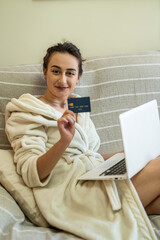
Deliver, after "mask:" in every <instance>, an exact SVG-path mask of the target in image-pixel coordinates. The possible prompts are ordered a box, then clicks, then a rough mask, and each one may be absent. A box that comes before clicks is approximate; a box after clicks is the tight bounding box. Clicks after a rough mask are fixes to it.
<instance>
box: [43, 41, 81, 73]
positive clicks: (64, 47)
mask: <svg viewBox="0 0 160 240" xmlns="http://www.w3.org/2000/svg"><path fill="white" fill-rule="evenodd" d="M55 52H59V53H69V54H71V55H72V56H74V57H76V58H77V60H78V63H79V64H78V67H79V75H80V76H81V75H82V73H83V69H82V62H83V61H84V60H83V59H82V56H81V53H80V50H79V49H78V48H77V47H76V46H75V45H74V44H72V43H70V42H64V43H58V44H57V45H54V46H52V47H50V48H48V49H47V53H46V55H45V57H44V58H43V68H44V69H47V67H48V63H49V60H50V58H51V56H52V54H53V53H55Z"/></svg>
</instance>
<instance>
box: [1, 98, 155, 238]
mask: <svg viewBox="0 0 160 240" xmlns="http://www.w3.org/2000/svg"><path fill="white" fill-rule="evenodd" d="M71 97H77V96H76V95H74V94H73V95H72V96H71ZM61 115H62V113H60V112H59V111H57V110H56V109H54V108H52V107H51V106H49V105H47V104H45V103H43V102H42V101H40V100H39V99H38V98H37V97H35V96H32V95H30V94H24V95H22V96H21V97H20V98H19V99H15V98H14V99H12V100H11V102H10V103H8V105H7V107H6V133H7V136H8V139H9V141H10V143H11V145H12V147H13V150H14V153H15V154H14V162H15V164H16V169H17V172H18V174H20V175H21V176H22V178H23V181H24V182H25V184H26V185H27V186H29V187H31V188H33V193H34V197H35V200H36V203H37V206H38V207H39V209H40V211H41V213H42V215H43V216H44V218H45V219H46V220H47V222H48V223H49V224H50V225H51V226H54V227H56V228H59V229H62V230H65V231H68V232H71V233H72V234H75V235H77V236H79V237H81V238H83V239H88V240H106V239H109V240H112V239H119V240H123V239H128V240H135V239H137V240H138V239H140V240H142V239H145V240H146V239H148V240H149V239H150V240H151V239H152V240H153V239H156V237H155V234H154V232H153V229H152V226H151V224H150V222H149V220H148V216H147V215H146V212H145V210H144V209H143V206H142V204H141V202H140V200H139V198H138V195H137V193H136V191H135V189H134V186H133V185H132V183H131V181H129V180H123V181H117V182H115V181H78V180H77V178H78V177H79V176H80V175H82V174H84V173H85V172H87V171H89V170H91V169H92V168H94V167H95V166H97V165H99V164H100V163H102V162H103V161H104V160H103V158H102V156H101V155H100V154H99V153H98V152H97V151H98V149H99V146H100V139H99V137H98V135H97V132H96V129H95V126H94V124H93V122H92V121H91V119H90V117H89V113H80V114H78V120H77V123H76V131H75V135H74V137H73V139H72V141H71V143H70V145H69V147H68V148H67V149H66V151H65V153H64V155H63V156H62V158H61V159H60V160H59V161H58V163H57V164H56V166H55V167H54V169H53V170H52V172H51V173H50V175H49V176H48V177H47V178H46V179H45V181H43V182H42V181H40V179H39V176H38V172H37V159H38V157H39V156H41V155H42V154H44V153H45V152H46V151H47V150H48V149H49V148H50V147H52V146H53V145H54V144H55V143H56V142H57V141H58V140H59V139H60V134H59V131H58V128H57V120H58V118H60V117H61Z"/></svg>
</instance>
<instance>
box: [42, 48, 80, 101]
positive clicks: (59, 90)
mask: <svg viewBox="0 0 160 240" xmlns="http://www.w3.org/2000/svg"><path fill="white" fill-rule="evenodd" d="M44 77H45V79H46V81H47V93H48V94H49V95H50V97H53V98H57V99H59V100H65V99H67V98H68V96H69V95H70V93H71V92H72V91H73V90H74V88H75V86H76V84H77V82H78V80H79V68H78V60H77V58H76V57H74V56H72V55H70V54H68V53H59V52H56V53H54V54H53V55H52V56H51V58H50V61H49V63H48V68H47V69H44Z"/></svg>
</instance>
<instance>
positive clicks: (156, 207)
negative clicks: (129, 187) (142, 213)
mask: <svg viewBox="0 0 160 240" xmlns="http://www.w3.org/2000/svg"><path fill="white" fill-rule="evenodd" d="M131 180H132V182H133V185H134V186H135V189H136V190H137V193H138V195H139V197H140V200H141V202H142V204H143V206H144V207H145V208H146V211H147V213H148V214H160V204H158V203H159V202H160V158H156V159H154V160H152V161H150V162H149V163H148V164H147V165H146V166H145V167H144V168H143V169H142V170H141V171H140V172H139V173H137V174H136V175H135V176H134V177H133V178H132V179H131Z"/></svg>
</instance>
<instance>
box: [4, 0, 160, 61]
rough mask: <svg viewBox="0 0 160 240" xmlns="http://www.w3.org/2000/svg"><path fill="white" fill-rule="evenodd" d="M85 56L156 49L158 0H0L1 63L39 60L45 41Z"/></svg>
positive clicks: (159, 43) (159, 42) (159, 41)
mask: <svg viewBox="0 0 160 240" xmlns="http://www.w3.org/2000/svg"><path fill="white" fill-rule="evenodd" d="M63 40H69V41H72V42H74V43H75V44H77V45H78V46H79V47H80V49H81V51H82V54H83V56H84V57H88V56H95V55H106V54H117V53H130V52H140V51H145V50H158V49H160V0H0V65H15V64H31V63H39V62H41V59H42V57H43V56H44V54H45V50H46V48H48V46H50V45H52V44H54V43H56V42H58V41H63Z"/></svg>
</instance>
